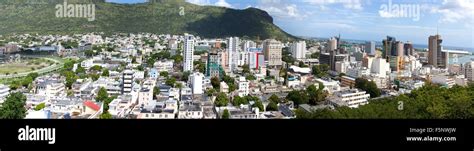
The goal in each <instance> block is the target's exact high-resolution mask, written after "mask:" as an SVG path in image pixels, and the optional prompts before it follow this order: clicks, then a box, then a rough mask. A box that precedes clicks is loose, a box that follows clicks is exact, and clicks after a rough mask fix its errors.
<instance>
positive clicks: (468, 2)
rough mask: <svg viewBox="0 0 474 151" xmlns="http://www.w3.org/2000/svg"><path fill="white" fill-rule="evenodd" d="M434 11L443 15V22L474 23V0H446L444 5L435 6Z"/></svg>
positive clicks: (441, 20) (441, 19)
mask: <svg viewBox="0 0 474 151" xmlns="http://www.w3.org/2000/svg"><path fill="white" fill-rule="evenodd" d="M432 13H439V14H440V15H441V18H440V20H439V21H440V22H442V23H459V22H461V23H462V22H464V23H466V24H473V23H474V0H444V1H443V3H442V5H441V6H439V7H434V8H433V9H432Z"/></svg>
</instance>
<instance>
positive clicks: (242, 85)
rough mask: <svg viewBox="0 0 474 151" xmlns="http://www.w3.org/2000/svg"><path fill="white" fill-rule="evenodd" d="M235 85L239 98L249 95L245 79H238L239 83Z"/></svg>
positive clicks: (247, 83)
mask: <svg viewBox="0 0 474 151" xmlns="http://www.w3.org/2000/svg"><path fill="white" fill-rule="evenodd" d="M237 83H238V85H239V90H238V93H239V96H240V97H244V96H247V95H249V82H248V81H247V80H246V79H245V77H239V81H238V82H237Z"/></svg>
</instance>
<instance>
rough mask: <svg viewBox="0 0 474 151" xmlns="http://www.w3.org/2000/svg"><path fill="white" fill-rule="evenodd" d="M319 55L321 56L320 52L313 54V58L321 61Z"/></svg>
mask: <svg viewBox="0 0 474 151" xmlns="http://www.w3.org/2000/svg"><path fill="white" fill-rule="evenodd" d="M319 55H320V54H319V52H315V53H312V54H311V58H314V59H319Z"/></svg>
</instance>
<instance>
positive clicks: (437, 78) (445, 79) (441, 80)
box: [430, 75, 456, 88]
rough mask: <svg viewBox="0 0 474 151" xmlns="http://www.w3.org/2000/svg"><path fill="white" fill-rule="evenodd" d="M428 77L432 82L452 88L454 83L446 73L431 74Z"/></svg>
mask: <svg viewBox="0 0 474 151" xmlns="http://www.w3.org/2000/svg"><path fill="white" fill-rule="evenodd" d="M430 78H431V82H432V83H436V84H440V85H441V86H443V87H446V88H452V87H453V86H454V85H455V84H456V82H455V81H454V79H453V78H452V77H449V76H446V75H433V76H431V77H430Z"/></svg>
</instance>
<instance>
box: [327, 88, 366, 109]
mask: <svg viewBox="0 0 474 151" xmlns="http://www.w3.org/2000/svg"><path fill="white" fill-rule="evenodd" d="M369 98H370V94H367V93H366V92H365V91H360V90H358V89H348V90H342V91H338V92H335V93H334V95H333V96H331V97H328V101H329V104H331V105H334V106H337V107H341V106H347V107H350V108H358V107H359V106H361V105H365V104H368V103H369V101H368V100H369Z"/></svg>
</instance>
